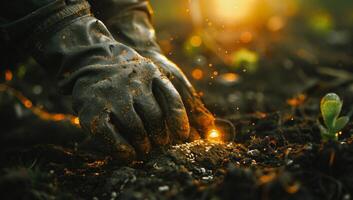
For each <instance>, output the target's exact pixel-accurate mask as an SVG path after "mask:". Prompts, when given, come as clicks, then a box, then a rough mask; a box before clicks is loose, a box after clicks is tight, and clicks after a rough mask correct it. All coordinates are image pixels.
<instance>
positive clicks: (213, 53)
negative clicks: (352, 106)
mask: <svg viewBox="0 0 353 200" xmlns="http://www.w3.org/2000/svg"><path fill="white" fill-rule="evenodd" d="M151 3H152V6H153V8H154V17H153V22H154V24H155V27H156V31H157V34H158V41H159V44H160V45H161V47H162V49H163V51H164V52H165V54H166V55H167V56H168V57H169V58H170V59H171V60H173V61H174V62H175V63H177V64H178V65H179V66H180V67H181V68H182V69H183V71H184V72H185V74H186V75H187V77H188V78H189V79H190V81H191V82H192V83H193V84H194V85H195V88H196V89H197V91H198V92H199V94H200V96H202V98H203V100H204V102H205V104H206V106H207V107H208V108H209V109H210V110H211V111H212V112H213V113H214V114H215V115H217V116H221V117H227V116H228V117H229V116H233V117H234V116H240V117H241V116H242V115H244V114H248V113H259V114H261V113H268V112H276V111H279V110H282V109H284V108H293V107H296V106H299V105H300V104H302V102H304V101H310V99H313V106H314V107H313V112H316V113H317V112H318V100H317V98H318V97H321V96H323V94H324V93H325V92H329V91H334V92H337V93H339V94H341V95H343V98H344V99H345V101H346V102H353V101H351V100H352V99H353V97H352V96H353V95H349V94H351V93H353V81H352V78H353V75H352V73H353V70H352V64H353V63H352V62H353V59H352V58H353V48H352V47H353V37H352V36H353V1H349V0H335V1H332V0H311V1H307V0H285V1H283V0H178V1H165V0H151ZM1 67H2V68H1V69H2V70H1V72H0V73H1V74H0V77H1V78H0V79H1V80H0V81H1V85H0V109H1V115H0V117H1V119H2V120H3V122H4V124H3V126H2V129H3V130H7V132H8V133H9V134H8V135H11V137H12V136H13V135H15V136H18V137H20V136H21V134H27V135H28V134H32V135H33V134H34V135H35V134H37V133H38V134H39V133H41V132H43V130H44V131H45V132H47V133H48V140H53V138H52V137H54V136H55V138H61V137H60V133H62V132H70V131H71V130H72V129H73V127H76V126H77V124H78V119H77V118H75V116H72V115H71V114H70V113H72V112H71V109H70V98H69V97H63V96H60V95H59V94H58V92H57V90H56V87H55V81H54V79H53V78H51V77H48V76H47V75H46V73H45V70H44V69H42V68H41V67H40V66H38V64H36V62H35V61H34V60H33V59H31V58H27V59H24V60H23V61H22V60H21V61H18V63H17V64H15V65H14V66H1ZM60 122H63V123H60ZM43 124H44V125H43ZM59 125H60V126H62V127H64V128H65V129H63V128H62V127H61V128H58V126H59ZM33 127H35V128H34V129H33ZM75 131H77V130H76V129H75ZM29 132H35V133H29ZM58 134H59V136H57V135H58ZM75 137H76V136H75ZM33 138H34V139H33V140H36V139H35V137H33ZM24 142H27V141H24Z"/></svg>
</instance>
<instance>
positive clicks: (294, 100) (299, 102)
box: [287, 94, 307, 107]
mask: <svg viewBox="0 0 353 200" xmlns="http://www.w3.org/2000/svg"><path fill="white" fill-rule="evenodd" d="M306 98H307V97H306V95H305V94H299V95H298V96H296V97H294V98H291V99H288V100H287V104H288V105H290V106H293V107H298V106H300V105H302V104H303V103H304V102H305V100H306Z"/></svg>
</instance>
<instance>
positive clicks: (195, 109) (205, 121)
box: [171, 71, 215, 136]
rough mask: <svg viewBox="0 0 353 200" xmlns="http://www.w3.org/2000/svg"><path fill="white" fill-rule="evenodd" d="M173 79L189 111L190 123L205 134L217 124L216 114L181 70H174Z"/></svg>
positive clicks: (202, 134)
mask: <svg viewBox="0 0 353 200" xmlns="http://www.w3.org/2000/svg"><path fill="white" fill-rule="evenodd" d="M176 73H177V74H176ZM171 81H172V84H173V85H174V87H175V88H176V89H177V91H178V92H179V94H180V96H181V98H182V101H183V103H184V105H185V108H186V111H187V113H188V117H189V120H190V125H191V126H192V127H194V128H195V129H196V130H197V131H198V132H199V133H200V134H201V136H204V135H205V133H207V132H208V131H209V130H210V129H212V128H213V127H214V126H215V118H214V116H213V115H212V113H211V112H210V111H209V110H208V109H207V108H206V107H205V105H204V104H203V103H202V101H201V98H200V97H199V95H198V94H197V93H196V91H195V89H194V88H193V87H192V85H191V84H190V82H189V81H188V80H187V79H186V77H185V75H184V74H183V73H182V72H181V71H176V72H174V75H173V78H172V80H171Z"/></svg>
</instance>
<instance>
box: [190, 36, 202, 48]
mask: <svg viewBox="0 0 353 200" xmlns="http://www.w3.org/2000/svg"><path fill="white" fill-rule="evenodd" d="M190 44H191V46H193V47H199V46H201V44H202V39H201V37H200V36H198V35H194V36H192V37H191V38H190Z"/></svg>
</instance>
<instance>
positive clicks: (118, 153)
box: [80, 107, 136, 163]
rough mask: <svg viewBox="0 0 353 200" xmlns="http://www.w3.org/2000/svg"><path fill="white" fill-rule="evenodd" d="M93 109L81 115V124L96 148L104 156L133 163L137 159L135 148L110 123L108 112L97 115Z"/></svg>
mask: <svg viewBox="0 0 353 200" xmlns="http://www.w3.org/2000/svg"><path fill="white" fill-rule="evenodd" d="M92 111H94V108H93V107H89V109H84V112H81V113H80V123H81V126H82V128H83V129H85V130H86V131H88V132H89V133H91V139H92V140H93V141H94V144H96V146H95V148H96V149H97V150H98V151H102V152H103V153H104V154H107V155H110V156H112V157H113V158H114V159H117V160H119V161H121V162H124V163H125V162H127V163H128V162H131V161H132V160H134V159H135V157H136V152H135V150H134V148H133V147H132V146H131V145H130V144H129V143H128V142H127V141H126V140H125V139H124V138H123V137H122V136H121V134H120V133H119V131H118V130H117V129H116V127H114V126H113V125H112V124H111V123H110V116H109V115H110V114H109V112H108V111H102V112H100V114H98V115H96V114H94V113H96V112H92Z"/></svg>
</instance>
